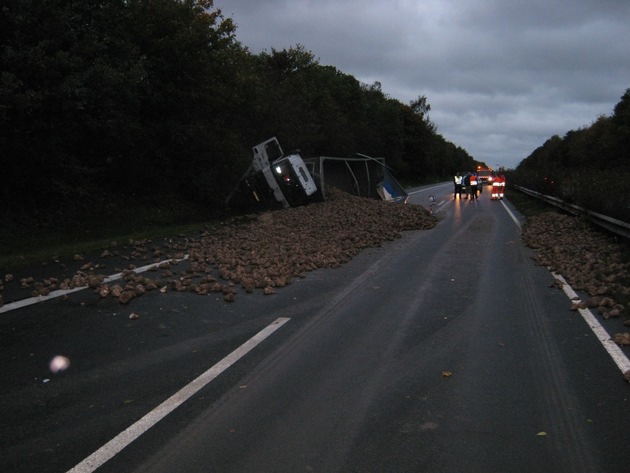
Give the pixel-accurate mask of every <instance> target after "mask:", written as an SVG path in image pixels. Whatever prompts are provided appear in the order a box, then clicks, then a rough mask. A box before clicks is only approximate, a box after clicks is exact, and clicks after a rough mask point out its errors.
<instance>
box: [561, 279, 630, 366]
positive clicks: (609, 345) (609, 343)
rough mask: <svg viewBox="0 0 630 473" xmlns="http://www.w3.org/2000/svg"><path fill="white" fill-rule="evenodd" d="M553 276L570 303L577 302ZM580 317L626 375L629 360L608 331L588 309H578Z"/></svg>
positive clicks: (568, 287)
mask: <svg viewBox="0 0 630 473" xmlns="http://www.w3.org/2000/svg"><path fill="white" fill-rule="evenodd" d="M551 274H553V276H554V277H555V278H556V279H558V280H560V281H561V282H562V290H563V291H564V293H565V294H566V295H567V297H568V298H569V299H571V300H572V301H579V300H580V297H579V296H578V295H577V294H576V292H575V291H574V290H573V288H572V287H571V286H569V284H568V283H567V282H566V281H565V279H564V278H563V277H562V276H561V275H560V274H557V273H554V272H553V271H552V272H551ZM578 311H579V312H580V315H581V316H582V318H583V319H584V321H585V322H586V323H587V324H588V326H589V327H590V328H591V330H592V331H593V333H594V334H595V336H596V337H597V338H598V340H599V341H600V343H601V344H602V345H603V347H604V348H605V349H606V351H607V352H608V354H609V355H610V357H611V358H612V359H613V361H614V362H615V363H616V364H617V366H618V367H619V369H620V370H621V372H622V373H624V374H625V373H626V372H627V371H629V370H630V360H629V359H628V357H627V356H626V355H625V353H624V352H623V351H622V350H621V348H619V346H618V345H617V344H616V343H615V342H614V341H613V340H612V339H611V337H610V334H609V333H608V331H607V330H606V329H605V328H604V327H603V326H602V324H600V323H599V321H598V320H597V319H596V318H595V316H594V315H593V313H592V312H591V311H590V310H589V309H578Z"/></svg>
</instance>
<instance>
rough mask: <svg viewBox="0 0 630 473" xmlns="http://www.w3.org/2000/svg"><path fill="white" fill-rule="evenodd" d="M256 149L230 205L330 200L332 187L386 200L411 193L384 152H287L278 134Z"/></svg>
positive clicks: (268, 205) (276, 205) (271, 205)
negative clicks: (313, 154) (330, 154)
mask: <svg viewBox="0 0 630 473" xmlns="http://www.w3.org/2000/svg"><path fill="white" fill-rule="evenodd" d="M252 150H253V154H254V157H253V160H252V163H251V164H250V166H249V168H248V169H247V171H246V172H245V174H244V175H243V177H242V178H241V180H240V181H239V183H238V184H237V186H236V188H235V189H234V190H233V191H232V193H230V195H229V196H228V198H227V200H226V203H227V204H228V205H237V206H241V207H243V206H245V207H256V208H266V209H272V208H287V207H294V206H298V205H304V204H307V203H309V202H313V201H322V200H325V199H326V188H327V187H335V188H337V189H340V190H343V191H345V192H348V193H349V194H352V195H356V196H359V197H368V198H374V199H382V200H384V201H387V202H399V203H405V202H407V199H408V197H409V195H408V194H407V192H406V191H405V190H404V188H403V187H402V186H401V185H400V184H399V183H398V181H396V179H395V178H394V176H393V175H392V173H391V172H390V169H389V168H388V167H387V165H386V164H385V159H383V158H372V157H370V156H366V155H362V154H357V156H356V157H352V158H335V157H328V156H319V157H314V158H302V156H301V155H300V153H299V152H298V151H294V152H292V153H290V154H288V155H286V156H285V155H284V154H283V152H282V148H281V147H280V143H278V140H277V139H276V138H275V137H274V138H271V139H269V140H267V141H264V142H262V143H260V144H258V145H256V146H254V147H253V148H252Z"/></svg>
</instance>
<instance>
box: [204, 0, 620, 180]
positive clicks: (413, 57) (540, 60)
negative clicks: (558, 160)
mask: <svg viewBox="0 0 630 473" xmlns="http://www.w3.org/2000/svg"><path fill="white" fill-rule="evenodd" d="M214 4H215V7H217V8H220V9H221V11H222V13H223V15H224V16H225V17H227V18H232V19H233V21H234V22H235V24H236V26H237V30H236V38H237V40H238V41H240V42H241V43H242V44H243V45H244V46H246V47H247V48H249V50H250V51H251V52H252V53H254V54H257V53H259V52H261V51H263V50H266V51H268V52H271V49H272V48H273V49H276V50H282V49H288V48H290V47H294V46H296V45H298V44H301V45H302V46H304V48H305V49H306V50H308V51H310V52H312V53H313V55H314V56H315V58H317V60H318V61H319V63H320V64H322V65H331V66H334V67H336V68H337V69H338V70H340V71H341V72H343V73H346V74H350V75H352V76H354V77H355V78H356V79H358V80H359V81H361V82H363V83H366V84H373V83H374V82H375V81H378V82H380V83H381V86H382V91H383V92H384V93H385V94H387V95H388V96H390V97H392V98H395V99H398V100H400V101H401V102H403V103H409V102H410V101H411V100H414V99H416V98H418V97H419V96H421V95H425V96H426V97H427V101H428V103H429V104H430V105H431V112H430V114H429V117H430V119H431V120H432V121H433V122H434V123H435V125H436V126H437V129H438V133H440V134H441V135H442V136H444V138H445V139H447V140H448V141H451V142H452V143H454V144H456V145H457V146H461V147H462V148H464V149H466V151H468V153H469V154H470V155H472V156H473V157H474V158H475V159H476V160H478V161H484V162H486V164H488V165H489V166H492V167H497V166H498V165H501V166H505V167H508V168H514V167H516V166H517V165H518V164H519V163H520V161H521V160H523V159H524V158H526V157H527V156H529V155H530V154H531V153H532V151H534V150H535V149H536V148H537V147H539V146H541V145H542V144H543V143H544V142H545V141H546V140H547V139H548V138H550V137H551V136H553V135H554V134H557V135H560V136H564V135H565V133H566V132H567V131H569V130H576V129H578V128H581V127H586V126H589V125H590V124H591V123H593V121H595V120H596V119H597V117H598V116H600V115H611V114H612V113H613V108H614V106H615V105H616V104H617V103H618V102H619V100H620V98H621V96H622V95H623V94H624V92H625V90H626V89H628V88H630V46H629V45H630V0H215V2H214ZM365 152H367V151H365Z"/></svg>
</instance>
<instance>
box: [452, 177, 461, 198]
mask: <svg viewBox="0 0 630 473" xmlns="http://www.w3.org/2000/svg"><path fill="white" fill-rule="evenodd" d="M463 181H464V178H463V177H462V176H460V175H459V173H457V174H455V176H453V182H454V183H455V193H454V194H453V200H455V198H456V197H457V195H459V198H460V199H461V198H462V182H463Z"/></svg>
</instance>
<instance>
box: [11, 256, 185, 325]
mask: <svg viewBox="0 0 630 473" xmlns="http://www.w3.org/2000/svg"><path fill="white" fill-rule="evenodd" d="M187 259H188V255H185V256H184V257H183V258H181V259H169V260H164V261H159V262H157V263H151V264H147V265H146V266H141V267H140V268H136V269H134V270H133V272H134V273H144V272H146V271H149V270H150V269H153V268H155V267H157V266H160V265H161V264H164V263H168V262H169V261H170V262H173V263H179V262H180V261H184V260H187ZM121 278H122V273H116V274H112V275H111V276H107V277H106V278H105V279H104V280H103V283H104V284H107V283H110V282H112V281H117V280H118V279H121ZM85 289H89V286H81V287H74V288H72V289H59V290H57V291H52V292H51V293H50V294H48V295H47V296H37V297H29V298H28V299H22V300H20V301H15V302H9V303H8V304H4V305H3V306H2V307H0V314H2V313H4V312H9V311H11V310H15V309H20V308H21V307H27V306H29V305H33V304H37V303H38V302H44V301H49V300H51V299H55V298H56V297H61V296H65V295H66V294H72V293H73V292H78V291H83V290H85Z"/></svg>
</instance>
